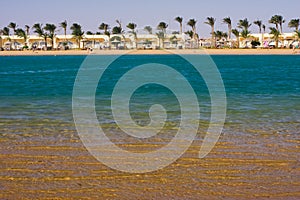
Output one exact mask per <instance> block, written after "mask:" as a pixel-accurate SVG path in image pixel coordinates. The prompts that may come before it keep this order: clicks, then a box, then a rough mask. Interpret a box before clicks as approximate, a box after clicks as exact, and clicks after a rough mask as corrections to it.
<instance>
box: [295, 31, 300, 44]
mask: <svg viewBox="0 0 300 200" xmlns="http://www.w3.org/2000/svg"><path fill="white" fill-rule="evenodd" d="M295 33H296V37H297V38H298V41H299V42H300V31H295Z"/></svg>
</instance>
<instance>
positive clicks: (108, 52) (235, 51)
mask: <svg viewBox="0 0 300 200" xmlns="http://www.w3.org/2000/svg"><path fill="white" fill-rule="evenodd" d="M124 53H127V51H124V50H98V51H93V52H89V51H87V50H68V51H35V52H33V51H0V56H23V55H30V56H32V55H91V54H100V55H116V54H124ZM128 53H129V54H141V55H148V54H149V55H152V54H172V53H175V54H210V55H295V54H297V55H300V50H292V49H205V50H196V49H184V50H171V51H168V50H132V51H128Z"/></svg>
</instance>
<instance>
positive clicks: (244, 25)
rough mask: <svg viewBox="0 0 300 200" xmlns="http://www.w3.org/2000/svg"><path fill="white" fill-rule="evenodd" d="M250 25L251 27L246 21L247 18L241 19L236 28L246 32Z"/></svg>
mask: <svg viewBox="0 0 300 200" xmlns="http://www.w3.org/2000/svg"><path fill="white" fill-rule="evenodd" d="M251 25H252V24H250V23H249V21H248V19H247V18H245V19H241V20H240V21H239V23H238V27H239V28H241V29H243V30H247V31H248V30H249V28H250V26H251Z"/></svg>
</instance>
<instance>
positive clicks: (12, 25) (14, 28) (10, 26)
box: [7, 22, 17, 35]
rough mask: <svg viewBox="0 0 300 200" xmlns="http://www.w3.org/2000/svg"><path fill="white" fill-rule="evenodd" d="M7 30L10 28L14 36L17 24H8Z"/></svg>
mask: <svg viewBox="0 0 300 200" xmlns="http://www.w3.org/2000/svg"><path fill="white" fill-rule="evenodd" d="M7 27H8V28H11V29H12V30H13V32H14V35H15V34H16V30H17V24H16V23H14V22H10V23H9V25H8V26H7Z"/></svg>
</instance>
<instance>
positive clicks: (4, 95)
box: [0, 55, 300, 199]
mask: <svg viewBox="0 0 300 200" xmlns="http://www.w3.org/2000/svg"><path fill="white" fill-rule="evenodd" d="M212 58H213V60H214V62H215V63H216V65H217V67H218V69H219V71H220V73H221V76H222V79H223V81H224V85H225V88H226V95H227V103H228V107H227V117H226V122H225V127H224V130H223V134H222V137H221V138H220V140H219V142H218V144H217V146H216V147H215V148H214V149H213V151H212V152H211V153H210V154H209V155H208V156H207V157H206V158H205V159H198V158H197V155H198V154H197V153H198V151H199V148H200V144H201V141H202V138H203V135H204V132H205V130H206V128H207V124H208V119H209V117H210V99H209V93H208V91H207V88H206V86H205V84H204V82H203V80H201V77H200V78H199V76H197V75H196V74H195V72H194V71H193V70H191V69H190V68H189V66H184V65H183V63H181V62H180V60H176V57H174V56H170V55H151V56H145V55H143V56H141V55H140V56H135V55H130V56H125V57H122V58H121V60H120V62H119V63H115V65H114V66H112V67H111V68H110V69H109V70H108V71H106V74H105V77H104V78H103V79H102V82H101V84H102V85H100V86H99V87H98V88H97V95H96V111H97V117H98V120H99V122H100V124H101V125H102V126H103V127H104V129H105V130H106V131H107V132H108V135H109V136H110V139H111V140H112V141H113V142H115V143H116V144H118V145H119V146H120V147H123V148H124V149H128V150H132V151H135V150H137V151H150V150H154V149H157V148H158V147H160V146H163V145H164V144H166V143H168V142H169V141H170V139H171V138H172V137H173V136H174V132H173V130H174V129H175V130H176V127H178V124H179V121H180V107H179V106H178V101H177V100H176V98H175V97H174V95H173V94H172V93H171V92H170V91H169V90H167V89H166V88H163V87H158V86H157V85H147V86H145V87H142V88H139V90H137V91H136V92H135V93H134V95H133V98H132V100H131V104H130V111H131V115H132V116H131V117H132V118H133V120H135V121H136V122H137V123H139V124H140V125H146V124H147V123H149V115H148V110H149V107H150V106H151V105H153V104H162V105H163V106H164V107H165V108H166V110H167V114H168V122H167V126H166V127H165V128H166V129H165V132H164V133H163V134H159V137H154V138H152V140H138V141H137V140H132V138H128V137H125V136H124V134H122V133H120V131H119V130H118V129H117V128H116V126H115V124H114V120H113V118H112V115H111V110H110V93H111V91H112V88H113V86H114V83H115V82H116V81H117V80H118V78H119V77H120V76H121V75H122V73H124V72H126V71H128V70H129V69H131V68H133V67H134V66H136V65H137V64H139V63H141V62H155V61H156V62H164V63H165V64H169V65H172V66H174V67H175V68H177V69H178V70H179V71H180V72H181V73H182V74H184V76H185V77H187V79H188V80H189V81H190V82H191V85H193V86H194V88H196V89H195V92H196V94H197V97H198V98H199V100H200V111H201V116H200V119H199V120H200V125H201V126H200V129H199V133H198V135H197V137H196V140H195V142H194V143H193V145H192V147H191V148H190V149H189V150H188V152H187V153H186V154H184V155H183V156H182V157H181V158H180V159H179V160H178V161H176V162H175V163H173V164H172V165H170V166H168V167H167V168H165V169H163V170H159V171H156V172H153V173H148V174H136V175H132V174H127V173H123V172H117V171H115V170H111V169H110V168H108V167H106V166H104V165H102V164H101V163H99V162H97V161H96V160H95V159H94V158H93V157H92V156H91V155H90V154H89V153H88V152H87V151H86V149H85V148H84V146H83V145H82V143H81V141H80V139H79V137H78V135H77V133H76V130H75V125H74V122H73V116H72V90H73V84H74V81H75V77H76V74H77V71H78V69H79V67H80V65H81V63H82V62H83V60H84V59H85V56H36V57H33V56H24V57H22V56H20V57H0V144H1V145H0V149H1V159H0V160H1V163H0V191H1V192H0V198H4V199H19V198H23V197H24V198H28V199H32V198H50V199H51V198H54V197H60V198H66V197H69V198H78V199H80V198H84V197H89V198H108V199H114V198H115V199H135V198H139V199H158V198H159V199H199V198H201V199H219V198H224V199H235V198H236V199H248V198H278V199H289V198H290V199H297V198H299V197H300V191H299V187H300V182H299V180H300V160H299V159H300V150H299V140H300V136H299V135H300V132H299V130H300V79H299V77H300V64H299V63H300V57H299V56H271V55H270V56H250V55H248V56H237V55H236V56H222V55H219V56H212ZM132 144H136V146H134V145H132ZM140 147H142V148H140ZM20 191H21V192H20ZM87 191H88V194H87V193H86V192H87ZM99 191H100V192H99ZM20 193H22V195H23V196H20ZM66 195H67V196H66ZM141 197H143V198H141Z"/></svg>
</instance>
